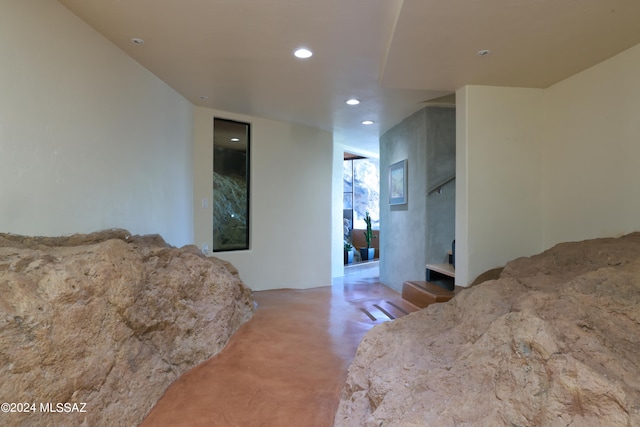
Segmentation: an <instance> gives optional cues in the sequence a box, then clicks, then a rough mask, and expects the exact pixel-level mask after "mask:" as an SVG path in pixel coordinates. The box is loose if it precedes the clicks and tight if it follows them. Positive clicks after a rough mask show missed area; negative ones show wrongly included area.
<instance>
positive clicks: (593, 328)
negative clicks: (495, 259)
mask: <svg viewBox="0 0 640 427" xmlns="http://www.w3.org/2000/svg"><path fill="white" fill-rule="evenodd" d="M335 425H336V426H357V427H362V426H365V427H369V426H376V427H377V426H388V427H390V426H430V427H431V426H569V425H572V426H625V427H628V426H640V234H638V233H634V234H630V235H627V236H624V237H622V238H619V239H596V240H590V241H584V242H577V243H565V244H560V245H557V246H556V247H554V248H552V249H550V250H548V251H546V252H544V253H542V254H540V255H537V256H533V257H530V258H521V259H517V260H514V261H512V262H510V263H508V264H507V265H506V267H505V269H504V271H503V272H502V274H501V276H500V278H499V279H498V280H490V281H487V282H484V283H482V284H480V285H477V286H474V287H472V288H470V289H467V290H464V291H462V292H460V293H459V294H458V295H457V296H456V297H455V298H454V299H452V300H451V301H450V302H449V303H446V304H435V305H432V306H429V307H427V308H426V309H424V310H421V311H419V312H416V313H413V314H411V315H409V316H406V317H404V318H401V319H399V320H396V321H393V322H388V323H385V324H382V325H379V326H376V327H375V328H374V329H372V330H371V331H370V332H369V333H368V334H367V335H366V337H365V338H364V340H363V342H362V343H361V345H360V347H359V349H358V353H357V356H356V358H355V360H354V362H353V364H352V366H351V367H350V369H349V375H348V380H347V384H346V386H345V388H344V389H343V393H342V400H341V402H340V407H339V410H338V413H337V416H336V422H335Z"/></svg>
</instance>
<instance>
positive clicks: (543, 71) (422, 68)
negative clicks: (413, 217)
mask: <svg viewBox="0 0 640 427" xmlns="http://www.w3.org/2000/svg"><path fill="white" fill-rule="evenodd" d="M59 2H60V3H62V4H63V5H65V6H66V7H67V8H69V9H70V10H71V11H72V12H74V13H75V14H76V15H77V16H79V17H80V18H81V19H83V20H84V21H85V22H87V23H88V24H89V25H91V26H92V27H94V28H95V29H96V30H97V31H98V32H100V33H102V34H103V35H104V36H105V37H106V38H108V39H109V40H111V41H112V42H113V43H114V44H116V45H117V46H119V47H120V48H121V49H122V50H123V51H125V52H126V53H127V54H128V55H130V56H131V57H132V58H134V59H135V60H136V61H138V62H139V63H140V64H142V65H143V66H144V67H146V68H147V69H148V70H150V71H151V72H152V73H154V74H155V75H156V76H158V77H159V78H160V79H162V80H163V81H165V82H166V83H167V84H169V85H170V86H171V87H173V88H174V89H175V90H176V91H177V92H179V93H180V94H182V95H183V96H184V97H185V98H187V99H188V100H189V101H191V102H192V103H194V104H196V105H202V106H207V107H211V108H215V109H219V110H223V111H228V112H233V113H239V114H246V115H251V116H258V117H264V118H270V119H276V120H283V121H289V122H294V123H300V124H305V125H309V126H314V127H318V128H321V129H324V130H328V131H332V132H333V133H334V138H335V140H337V141H338V142H340V143H343V144H346V145H347V146H351V147H354V148H356V150H352V151H357V150H360V151H369V152H374V153H376V152H377V151H378V137H379V135H381V134H382V133H384V132H385V131H386V130H388V129H389V128H390V127H392V126H394V125H395V124H397V123H399V122H400V121H401V120H402V119H404V118H405V117H407V116H408V115H410V114H411V113H413V112H415V111H417V110H418V109H420V108H421V107H422V106H424V105H427V104H426V103H427V102H428V101H431V102H433V103H440V104H449V105H450V104H451V102H452V97H450V96H449V97H447V96H446V95H450V94H452V93H453V92H454V91H455V90H456V89H458V88H460V87H462V86H464V85H466V84H479V85H500V86H521V87H536V88H544V87H548V86H550V85H552V84H554V83H556V82H558V81H560V80H562V79H564V78H566V77H568V76H571V75H573V74H575V73H577V72H580V71H582V70H583V69H585V68H588V67H590V66H592V65H595V64H597V63H598V62H600V61H602V60H604V59H607V58H609V57H611V56H613V55H615V54H617V53H619V52H621V51H623V50H625V49H627V48H629V47H631V46H633V45H635V44H638V43H640V1H638V0H482V1H479V0H59ZM132 38H141V39H143V40H144V41H145V43H144V45H142V46H141V45H136V44H133V43H132V42H131V39H132ZM300 46H304V47H307V48H309V49H311V50H312V51H313V52H314V56H313V57H311V58H309V59H306V60H300V59H297V58H294V57H293V56H292V52H293V50H294V49H296V48H297V47H300ZM481 49H489V50H490V51H491V53H490V54H489V55H487V56H483V57H481V56H478V55H477V54H476V52H477V51H478V50H481ZM202 96H206V97H208V98H207V99H201V97H202ZM350 97H356V98H358V99H360V100H361V101H362V102H361V104H360V105H358V106H348V105H346V104H345V101H346V100H347V99H348V98H350ZM442 97H444V98H442ZM434 100H435V101H434ZM365 119H371V120H374V121H375V124H374V125H371V126H364V125H362V124H361V121H362V120H365Z"/></svg>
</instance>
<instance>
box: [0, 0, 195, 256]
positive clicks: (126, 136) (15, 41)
mask: <svg viewBox="0 0 640 427" xmlns="http://www.w3.org/2000/svg"><path fill="white" fill-rule="evenodd" d="M0 10H2V12H1V13H0V58H1V62H2V65H1V66H0V231H2V232H11V233H18V234H29V235H62V234H70V233H76V232H91V231H96V230H100V229H106V228H112V227H121V228H126V229H128V230H129V231H131V232H132V233H136V234H147V233H160V234H161V235H162V236H163V237H164V238H165V239H166V240H167V241H168V242H169V243H171V244H174V245H183V244H186V243H191V241H192V233H193V211H192V155H191V147H192V145H191V144H192V139H193V136H192V120H193V119H192V106H191V104H190V103H188V102H187V101H186V100H185V99H184V98H182V97H181V96H179V95H178V94H177V93H176V92H174V91H173V90H172V89H171V88H169V87H168V86H167V85H166V84H164V83H163V82H162V81H160V80H159V79H157V78H156V77H155V76H153V75H152V74H150V73H149V72H148V71H147V70H146V69H144V68H143V67H141V66H140V65H139V64H137V63H136V62H135V61H133V60H132V59H131V58H129V57H128V56H126V55H125V54H124V53H123V52H122V51H120V50H119V49H118V48H117V47H115V46H114V45H113V44H111V43H110V42H109V41H107V40H106V39H104V38H103V37H102V36H100V35H99V34H98V33H97V32H96V31H94V30H93V29H91V28H90V27H89V26H88V25H86V24H85V23H83V22H82V21H81V20H80V19H78V18H77V17H76V16H75V15H73V14H72V13H71V12H69V11H68V10H67V9H66V8H64V7H63V6H62V5H60V4H59V3H58V2H55V1H49V0H28V1H17V0H0Z"/></svg>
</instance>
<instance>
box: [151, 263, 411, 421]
mask: <svg viewBox="0 0 640 427" xmlns="http://www.w3.org/2000/svg"><path fill="white" fill-rule="evenodd" d="M361 267H363V268H361ZM361 267H357V268H354V269H350V270H348V271H347V274H346V275H345V277H344V278H341V279H338V280H335V281H334V283H333V285H332V286H326V287H321V288H315V289H306V290H292V289H282V290H273V291H260V292H255V293H254V297H255V299H256V301H257V303H258V308H257V309H256V312H255V315H254V316H253V318H252V319H251V320H250V321H249V322H247V323H246V324H245V325H243V326H242V327H241V328H240V330H239V331H238V332H237V333H236V334H235V335H234V336H233V337H232V338H231V341H230V342H229V344H228V345H227V346H226V347H225V348H224V349H223V351H222V352H221V353H220V354H218V355H217V356H215V357H213V358H211V359H209V360H207V361H206V362H204V363H202V364H201V365H199V366H197V367H195V368H194V369H192V370H191V371H189V372H187V373H186V374H184V375H183V376H182V377H180V378H179V379H178V380H177V381H176V382H175V383H173V384H172V385H171V386H170V387H169V389H168V390H167V392H166V393H165V395H164V396H163V397H162V399H160V401H159V402H158V404H157V405H156V407H155V408H154V409H153V410H152V411H151V412H150V414H149V415H148V416H147V418H146V419H145V421H144V422H143V423H142V426H145V427H149V426H189V427H196V426H239V427H271V426H274V427H275V426H278V427H279V426H282V427H290V426H304V427H314V426H317V427H326V426H332V425H333V418H334V415H335V412H336V409H337V407H338V401H339V398H340V391H341V389H342V386H343V385H344V382H345V380H346V375H347V368H348V367H349V364H350V363H351V360H352V359H353V357H354V355H355V352H356V349H357V346H358V343H359V342H360V340H361V339H362V337H363V336H364V334H365V333H366V332H367V331H368V330H369V329H371V328H372V327H373V326H374V325H376V324H378V323H382V322H386V321H389V320H391V319H392V318H397V317H401V316H403V315H406V314H408V313H409V312H411V311H415V310H416V309H417V308H416V307H414V306H412V305H410V304H408V303H406V302H404V301H403V300H402V299H401V297H400V295H399V294H397V293H396V292H394V291H392V290H390V289H389V288H387V287H385V286H383V285H381V284H380V283H378V276H377V274H378V273H377V266H376V265H375V264H373V265H372V266H371V267H368V266H361Z"/></svg>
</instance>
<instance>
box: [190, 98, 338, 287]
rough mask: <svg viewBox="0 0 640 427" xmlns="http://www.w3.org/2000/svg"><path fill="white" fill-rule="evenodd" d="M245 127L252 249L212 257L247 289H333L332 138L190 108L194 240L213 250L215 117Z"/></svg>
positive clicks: (310, 130) (298, 128) (284, 125)
mask: <svg viewBox="0 0 640 427" xmlns="http://www.w3.org/2000/svg"><path fill="white" fill-rule="evenodd" d="M214 117H220V118H224V119H231V120H237V121H242V122H247V123H250V124H251V153H250V156H251V172H250V176H251V182H250V186H251V189H250V191H251V204H250V216H251V219H250V230H251V231H250V233H251V237H250V249H249V250H246V251H231V252H217V253H215V254H214V255H215V256H217V257H219V258H221V259H224V260H227V261H229V262H231V263H232V264H233V265H235V267H236V268H238V270H239V272H240V277H241V278H242V280H243V281H244V283H245V284H247V286H249V287H250V288H251V289H253V290H264V289H277V288H310V287H316V286H326V285H330V284H331V268H332V261H331V254H332V231H331V227H332V222H333V220H332V208H331V201H332V178H331V174H332V159H333V142H332V137H331V134H330V133H328V132H325V131H320V130H317V129H313V128H309V127H305V126H300V125H293V124H290V123H283V122H277V121H273V120H266V119H261V118H256V117H249V116H244V115H239V114H232V113H228V112H224V111H217V110H212V109H209V108H204V107H196V108H195V119H194V123H195V127H194V136H195V146H194V167H195V181H194V201H195V205H194V208H195V212H194V213H195V241H196V243H197V244H198V245H199V246H201V245H202V244H203V243H208V244H209V247H211V245H212V239H213V236H212V234H213V231H212V227H213V226H212V218H213V213H212V211H211V203H209V208H208V209H202V207H201V206H202V205H201V200H202V199H203V198H208V199H209V201H210V200H211V197H212V194H213V181H212V174H213V118H214Z"/></svg>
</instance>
